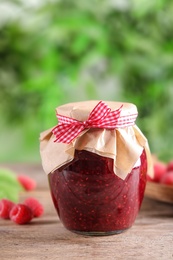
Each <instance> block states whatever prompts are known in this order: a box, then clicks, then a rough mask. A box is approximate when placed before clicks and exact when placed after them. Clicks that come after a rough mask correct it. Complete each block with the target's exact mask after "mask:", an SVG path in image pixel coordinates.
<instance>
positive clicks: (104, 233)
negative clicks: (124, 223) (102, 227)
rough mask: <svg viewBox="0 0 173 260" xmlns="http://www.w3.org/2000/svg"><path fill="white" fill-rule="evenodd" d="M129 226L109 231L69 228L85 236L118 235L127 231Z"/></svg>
mask: <svg viewBox="0 0 173 260" xmlns="http://www.w3.org/2000/svg"><path fill="white" fill-rule="evenodd" d="M127 230H128V228H126V229H123V230H115V231H107V232H99V231H91V232H90V231H77V230H69V231H71V232H73V233H76V234H78V235H83V236H111V235H118V234H121V233H123V232H125V231H127Z"/></svg>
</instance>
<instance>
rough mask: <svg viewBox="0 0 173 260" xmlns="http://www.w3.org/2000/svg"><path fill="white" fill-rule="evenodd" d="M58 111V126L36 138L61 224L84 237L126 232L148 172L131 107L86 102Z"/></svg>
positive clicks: (147, 154) (147, 157)
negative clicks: (38, 140) (39, 143)
mask: <svg viewBox="0 0 173 260" xmlns="http://www.w3.org/2000/svg"><path fill="white" fill-rule="evenodd" d="M103 110H106V112H105V111H104V112H103ZM57 111H58V114H57V115H58V120H59V124H58V125H57V126H56V127H54V128H53V129H51V130H48V131H46V132H44V133H42V134H41V157H42V163H43V167H44V169H45V171H46V172H47V173H48V180H49V186H50V191H51V195H52V199H53V203H54V206H55V209H56V211H57V213H58V215H59V218H60V220H61V222H62V223H63V225H64V226H65V227H66V228H67V229H68V230H70V231H72V232H76V233H79V234H84V235H111V234H118V233H121V232H123V231H125V230H127V229H128V228H130V227H131V226H132V225H133V223H134V221H135V219H136V217H137V214H138V212H139V209H140V206H141V203H142V200H143V197H144V191H145V185H146V174H147V169H149V167H150V152H149V148H148V143H147V139H146V138H145V137H144V136H143V134H142V133H141V131H140V130H139V129H138V127H137V126H136V125H135V119H136V117H137V109H136V106H134V105H133V104H127V103H123V104H120V103H117V102H106V103H105V102H103V101H101V102H98V101H85V102H79V103H71V104H67V105H64V106H61V107H59V108H58V109H57ZM59 112H61V114H60V113H59ZM103 114H104V115H103ZM98 118H99V119H98Z"/></svg>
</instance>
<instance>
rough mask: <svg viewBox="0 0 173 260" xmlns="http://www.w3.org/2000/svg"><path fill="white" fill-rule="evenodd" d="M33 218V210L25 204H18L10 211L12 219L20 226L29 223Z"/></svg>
mask: <svg viewBox="0 0 173 260" xmlns="http://www.w3.org/2000/svg"><path fill="white" fill-rule="evenodd" d="M32 218H33V214H32V211H31V209H30V208H29V207H28V206H27V205H24V204H16V205H15V206H14V207H13V208H12V210H11V211H10V219H11V220H12V221H14V222H15V223H16V224H19V225H22V224H26V223H29V222H30V221H31V219H32Z"/></svg>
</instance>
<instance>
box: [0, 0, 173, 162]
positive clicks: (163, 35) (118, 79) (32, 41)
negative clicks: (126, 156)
mask: <svg viewBox="0 0 173 260" xmlns="http://www.w3.org/2000/svg"><path fill="white" fill-rule="evenodd" d="M172 13H173V2H172V1H170V0H153V1H149V0H142V1H138V0H92V1H85V0H81V1H78V0H51V1H48V0H47V1H46V0H44V1H40V0H37V1H31V0H30V1H24V0H15V1H12V0H8V1H5V0H4V1H1V3H0V118H1V121H2V124H1V125H2V128H1V129H2V134H1V137H0V141H1V143H2V147H3V150H2V151H1V152H0V160H1V161H12V160H36V161H37V160H39V152H38V150H39V148H38V146H39V142H38V137H39V132H41V131H43V130H44V129H47V128H50V127H52V126H53V125H55V124H56V122H57V120H56V117H55V113H54V110H55V107H57V106H58V105H60V104H63V103H67V102H72V101H80V100H87V99H98V100H100V99H102V100H115V101H116V100H120V101H127V102H132V103H135V104H136V105H137V107H138V110H139V118H138V120H137V124H138V126H139V127H140V128H141V130H142V131H143V132H144V134H145V135H146V136H147V138H148V139H149V143H150V147H151V151H152V152H153V153H156V154H157V155H158V156H159V157H160V158H161V159H163V160H169V159H170V158H173V147H171V146H170V144H171V141H172V140H173V131H172V127H173V120H172V118H173V106H172V100H173V90H172V84H173V15H172Z"/></svg>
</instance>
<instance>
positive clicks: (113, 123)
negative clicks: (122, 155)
mask: <svg viewBox="0 0 173 260" xmlns="http://www.w3.org/2000/svg"><path fill="white" fill-rule="evenodd" d="M122 107H123V105H122V106H120V108H118V109H117V110H115V111H111V109H110V108H109V107H108V105H106V104H105V103H104V102H103V101H100V102H99V103H98V104H97V105H96V106H95V108H94V109H93V110H92V111H91V113H90V115H89V117H88V119H87V120H86V121H83V122H82V121H78V120H76V119H74V118H70V117H66V116H63V115H60V114H57V118H58V121H59V123H58V125H57V126H55V127H54V128H53V130H52V133H53V134H54V135H55V137H56V140H55V141H54V142H59V143H60V142H62V143H66V144H69V143H71V141H72V140H73V139H75V138H76V137H77V136H78V135H79V134H80V133H81V132H82V131H83V130H85V129H89V128H105V129H115V128H121V127H127V126H132V125H134V124H135V120H136V117H137V114H132V115H126V116H121V115H120V114H121V110H122Z"/></svg>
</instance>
